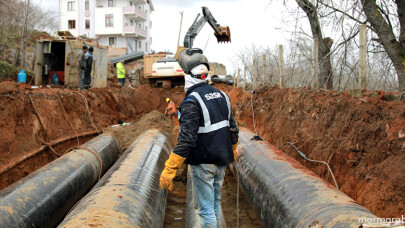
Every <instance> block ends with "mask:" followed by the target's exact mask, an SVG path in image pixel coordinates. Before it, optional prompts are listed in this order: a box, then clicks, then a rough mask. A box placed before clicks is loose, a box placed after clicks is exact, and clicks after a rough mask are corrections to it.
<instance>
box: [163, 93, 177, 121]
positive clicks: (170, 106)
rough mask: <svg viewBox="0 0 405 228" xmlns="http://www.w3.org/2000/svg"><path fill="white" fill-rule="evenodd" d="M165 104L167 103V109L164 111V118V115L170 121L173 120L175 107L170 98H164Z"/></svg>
mask: <svg viewBox="0 0 405 228" xmlns="http://www.w3.org/2000/svg"><path fill="white" fill-rule="evenodd" d="M166 102H167V107H166V110H165V116H166V114H169V116H170V119H171V120H172V119H173V115H174V114H176V107H175V105H174V102H173V101H171V100H170V98H166Z"/></svg>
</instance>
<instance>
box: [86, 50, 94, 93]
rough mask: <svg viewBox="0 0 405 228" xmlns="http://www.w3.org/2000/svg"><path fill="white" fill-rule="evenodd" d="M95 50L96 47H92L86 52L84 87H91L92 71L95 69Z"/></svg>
mask: <svg viewBox="0 0 405 228" xmlns="http://www.w3.org/2000/svg"><path fill="white" fill-rule="evenodd" d="M93 51H94V48H93V47H90V48H89V51H88V52H87V53H86V71H85V72H84V88H85V89H90V83H91V71H92V69H93Z"/></svg>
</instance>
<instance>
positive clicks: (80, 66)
mask: <svg viewBox="0 0 405 228" xmlns="http://www.w3.org/2000/svg"><path fill="white" fill-rule="evenodd" d="M82 49H83V50H82V51H81V52H80V53H79V55H78V56H77V70H78V72H79V79H78V81H79V90H84V73H85V71H86V56H85V55H86V52H87V46H83V47H82Z"/></svg>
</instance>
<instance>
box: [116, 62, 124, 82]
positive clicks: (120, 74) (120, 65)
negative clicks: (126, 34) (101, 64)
mask: <svg viewBox="0 0 405 228" xmlns="http://www.w3.org/2000/svg"><path fill="white" fill-rule="evenodd" d="M116 68H117V78H118V82H120V83H121V86H124V85H125V68H124V61H122V60H121V61H119V62H118V63H117V65H116Z"/></svg>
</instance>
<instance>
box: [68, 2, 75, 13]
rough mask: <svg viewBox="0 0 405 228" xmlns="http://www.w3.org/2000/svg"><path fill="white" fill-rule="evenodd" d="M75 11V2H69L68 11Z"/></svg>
mask: <svg viewBox="0 0 405 228" xmlns="http://www.w3.org/2000/svg"><path fill="white" fill-rule="evenodd" d="M73 10H75V2H68V11H73Z"/></svg>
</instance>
